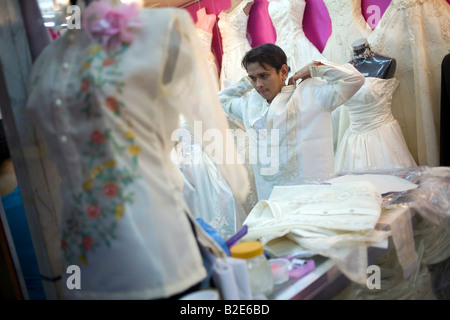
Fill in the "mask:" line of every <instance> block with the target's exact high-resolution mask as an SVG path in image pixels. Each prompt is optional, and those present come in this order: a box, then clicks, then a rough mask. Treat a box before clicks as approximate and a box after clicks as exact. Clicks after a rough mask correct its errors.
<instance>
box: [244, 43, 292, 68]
mask: <svg viewBox="0 0 450 320" xmlns="http://www.w3.org/2000/svg"><path fill="white" fill-rule="evenodd" d="M255 62H256V63H259V64H260V65H261V67H263V68H264V65H265V64H267V65H269V66H271V67H274V68H275V69H276V70H277V71H279V70H281V67H282V66H283V64H286V65H287V58H286V54H285V53H284V51H283V49H281V48H280V47H279V46H277V45H275V44H272V43H265V44H262V45H260V46H257V47H254V48H252V49H251V50H250V51H248V52H247V53H246V54H245V56H244V57H243V58H242V67H243V68H244V69H245V70H247V66H248V65H249V64H250V63H255Z"/></svg>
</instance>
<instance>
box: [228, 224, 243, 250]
mask: <svg viewBox="0 0 450 320" xmlns="http://www.w3.org/2000/svg"><path fill="white" fill-rule="evenodd" d="M247 231H248V227H247V226H246V225H244V226H243V227H242V229H241V230H239V231H238V232H237V233H236V234H235V235H234V236H232V237H231V238H230V239H228V240H227V241H226V242H225V243H226V245H227V247H228V248H231V247H232V246H233V245H235V244H236V242H238V241H239V239H241V238H242V237H243V236H245V235H246V234H247Z"/></svg>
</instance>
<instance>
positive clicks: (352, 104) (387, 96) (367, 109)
mask: <svg viewBox="0 0 450 320" xmlns="http://www.w3.org/2000/svg"><path fill="white" fill-rule="evenodd" d="M397 86H398V80H397V79H395V78H391V79H382V78H373V77H367V78H366V81H365V82H364V85H363V86H362V87H361V89H359V90H358V92H356V94H355V95H354V96H353V97H352V98H351V99H350V100H348V101H347V102H346V103H345V105H346V106H347V108H348V113H349V116H350V131H351V132H353V133H362V132H367V131H370V130H373V129H376V128H379V127H381V126H382V125H384V124H386V123H390V122H392V121H394V116H393V115H392V112H391V105H392V96H393V93H394V91H395V89H396V88H397Z"/></svg>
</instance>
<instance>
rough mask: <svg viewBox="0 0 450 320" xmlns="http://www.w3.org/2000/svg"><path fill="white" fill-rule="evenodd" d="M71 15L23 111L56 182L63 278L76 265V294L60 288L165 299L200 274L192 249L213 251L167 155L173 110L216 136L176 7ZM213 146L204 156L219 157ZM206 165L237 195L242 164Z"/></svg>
mask: <svg viewBox="0 0 450 320" xmlns="http://www.w3.org/2000/svg"><path fill="white" fill-rule="evenodd" d="M130 11H131V12H130ZM134 14H136V15H134ZM82 17H84V18H83V20H82V22H83V27H82V28H81V29H79V30H77V29H73V30H68V31H67V32H65V33H64V34H63V35H61V36H60V37H58V38H57V39H56V40H55V41H54V42H52V43H51V44H50V45H49V46H48V47H46V48H45V50H44V51H43V52H42V53H41V55H40V56H39V57H38V60H37V61H36V62H35V64H34V66H33V69H32V73H31V78H30V85H29V96H28V101H27V106H26V109H27V111H28V112H29V113H30V115H31V118H32V119H33V120H34V124H35V126H36V127H37V130H38V132H40V133H42V135H43V138H44V140H45V142H46V146H47V150H48V153H49V156H50V158H51V160H52V161H53V162H54V163H55V165H56V167H57V169H58V172H59V174H60V176H61V186H60V192H61V197H62V200H63V208H62V210H61V212H59V215H60V217H61V219H60V223H61V225H60V232H61V249H62V257H63V262H64V270H66V268H67V267H68V266H70V265H76V266H78V267H79V268H80V273H81V277H80V281H81V288H82V290H70V289H68V288H66V287H65V286H63V290H64V294H65V295H66V297H67V298H68V299H154V298H164V297H169V296H173V295H175V294H177V293H181V292H183V291H185V290H186V289H188V288H190V287H192V286H193V285H196V284H198V283H200V282H201V281H202V280H204V279H205V278H206V276H207V270H206V269H205V267H204V265H203V261H202V256H201V252H200V250H199V249H202V248H203V249H205V248H206V249H207V250H208V251H210V252H213V253H214V255H215V256H216V257H223V256H224V255H225V253H224V251H223V250H222V249H221V248H220V247H219V246H218V244H217V243H215V242H214V240H213V239H212V238H211V237H209V235H208V234H207V233H206V232H204V231H203V230H202V228H201V227H200V226H199V225H198V224H197V223H196V221H195V220H194V218H193V217H192V214H191V213H190V211H189V208H188V206H187V204H186V202H185V201H184V197H183V178H182V176H181V175H180V173H179V170H178V169H177V167H176V166H175V165H174V164H173V162H172V161H171V157H170V154H171V151H172V149H173V146H174V143H175V141H176V140H177V137H173V135H174V133H176V130H177V128H178V119H179V115H180V114H183V115H184V116H186V117H187V118H189V119H190V121H193V120H197V121H201V124H202V131H201V132H200V133H202V132H204V130H209V129H212V130H214V132H220V133H221V134H223V137H227V135H226V128H227V123H226V119H225V117H224V116H223V111H222V110H221V109H220V108H221V107H220V103H219V101H218V99H217V93H216V92H215V91H214V89H213V87H212V83H213V81H212V80H211V78H210V72H209V70H208V65H207V63H206V56H205V54H204V52H203V51H202V50H201V46H199V45H198V43H197V42H198V40H197V39H198V38H197V37H196V36H195V37H193V36H192V35H193V34H195V26H194V23H193V20H192V18H191V17H190V15H189V13H188V12H187V11H185V10H182V9H176V8H158V9H143V10H141V11H139V12H133V11H132V10H130V8H129V7H128V6H126V5H123V6H121V7H118V8H116V9H115V10H114V11H111V8H110V7H109V6H108V5H107V4H106V3H104V2H93V3H92V4H91V5H90V6H89V7H87V8H86V10H85V11H84V13H83V15H82ZM114 17H120V18H122V20H121V21H122V22H123V23H122V24H121V28H115V29H110V28H108V27H107V25H108V24H105V23H101V22H102V20H100V19H101V18H103V19H112V20H109V23H110V25H111V24H112V25H115V23H116V22H117V21H115V20H114ZM107 21H108V20H107ZM127 23H128V25H127ZM97 32H98V33H97ZM143 53H150V54H143ZM175 136H176V135H175ZM200 139H202V138H201V137H200ZM223 146H224V148H220V147H217V148H215V151H216V156H218V157H220V156H223V155H224V154H227V149H225V148H226V146H227V145H226V144H223ZM230 150H231V149H230ZM222 163H225V162H222ZM218 169H219V170H220V172H221V174H222V175H223V177H224V179H226V180H227V182H228V184H229V186H230V188H231V189H232V190H233V192H234V194H235V195H236V196H237V197H238V198H239V199H243V198H245V196H246V190H247V186H248V184H247V182H246V181H245V174H244V173H243V170H242V166H240V165H233V164H230V165H228V164H227V165H225V164H221V165H218ZM191 225H192V227H191ZM194 234H196V236H194ZM197 242H198V243H200V244H201V248H199V245H198V243H197ZM69 276H70V274H63V281H62V283H63V284H66V280H67V278H68V277H69Z"/></svg>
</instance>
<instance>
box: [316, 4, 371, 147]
mask: <svg viewBox="0 0 450 320" xmlns="http://www.w3.org/2000/svg"><path fill="white" fill-rule="evenodd" d="M323 2H324V3H325V5H326V7H327V9H328V14H329V15H330V19H331V29H332V30H331V34H330V37H329V38H328V41H327V43H326V45H325V48H324V49H323V51H322V55H323V56H324V57H325V58H326V59H328V60H329V61H333V62H336V63H345V62H348V61H350V60H351V57H352V43H353V42H355V41H356V40H358V39H361V38H367V37H368V36H369V35H370V33H371V32H372V28H371V27H370V26H369V24H368V23H367V22H366V20H365V19H364V16H363V15H362V14H361V0H323ZM349 121H350V120H349V116H348V113H347V110H346V108H345V106H340V107H339V108H337V109H336V110H334V111H333V113H332V122H333V146H334V150H335V151H336V148H337V146H338V144H339V142H340V141H341V139H342V137H343V135H344V133H345V131H346V130H347V128H348V126H349V124H350V123H349Z"/></svg>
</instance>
